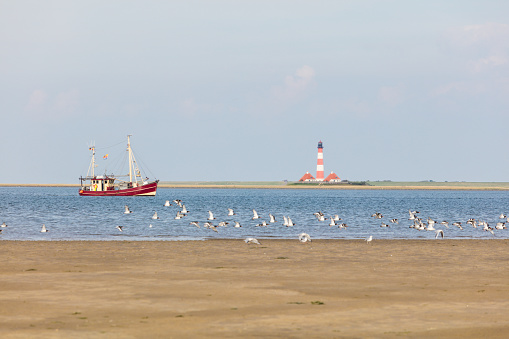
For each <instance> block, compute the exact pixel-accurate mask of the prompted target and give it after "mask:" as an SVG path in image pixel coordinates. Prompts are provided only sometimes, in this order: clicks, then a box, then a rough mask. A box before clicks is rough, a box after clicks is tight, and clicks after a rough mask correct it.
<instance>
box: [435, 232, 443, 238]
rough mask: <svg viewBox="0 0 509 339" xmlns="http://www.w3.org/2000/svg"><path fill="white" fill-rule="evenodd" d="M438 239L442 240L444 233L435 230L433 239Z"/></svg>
mask: <svg viewBox="0 0 509 339" xmlns="http://www.w3.org/2000/svg"><path fill="white" fill-rule="evenodd" d="M438 237H442V239H443V238H444V231H442V230H436V231H435V239H438Z"/></svg>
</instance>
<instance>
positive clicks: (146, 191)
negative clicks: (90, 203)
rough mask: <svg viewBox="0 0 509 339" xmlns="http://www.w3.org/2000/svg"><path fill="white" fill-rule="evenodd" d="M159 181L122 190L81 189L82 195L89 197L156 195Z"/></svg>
mask: <svg viewBox="0 0 509 339" xmlns="http://www.w3.org/2000/svg"><path fill="white" fill-rule="evenodd" d="M157 183H158V182H157V181H155V182H151V183H148V184H146V185H142V186H138V187H133V188H126V189H121V190H111V191H85V190H80V195H81V196H89V197H109V196H135V195H145V196H154V195H156V191H157Z"/></svg>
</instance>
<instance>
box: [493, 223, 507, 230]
mask: <svg viewBox="0 0 509 339" xmlns="http://www.w3.org/2000/svg"><path fill="white" fill-rule="evenodd" d="M495 228H496V229H497V230H503V229H506V228H507V227H505V222H497V225H496V226H495Z"/></svg>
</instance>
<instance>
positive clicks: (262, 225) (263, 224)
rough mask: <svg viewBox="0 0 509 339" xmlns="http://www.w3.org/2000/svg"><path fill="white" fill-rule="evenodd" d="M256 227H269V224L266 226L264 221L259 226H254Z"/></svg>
mask: <svg viewBox="0 0 509 339" xmlns="http://www.w3.org/2000/svg"><path fill="white" fill-rule="evenodd" d="M256 226H259V227H267V226H269V224H267V222H266V221H265V220H264V221H262V223H261V224H258V225H256Z"/></svg>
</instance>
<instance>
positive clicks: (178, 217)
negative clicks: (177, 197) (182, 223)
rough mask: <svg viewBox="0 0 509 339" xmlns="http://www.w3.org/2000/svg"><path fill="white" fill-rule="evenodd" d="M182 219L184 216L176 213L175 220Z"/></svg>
mask: <svg viewBox="0 0 509 339" xmlns="http://www.w3.org/2000/svg"><path fill="white" fill-rule="evenodd" d="M183 217H184V215H183V214H182V212H179V211H177V215H176V216H175V220H179V219H182V218H183Z"/></svg>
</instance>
